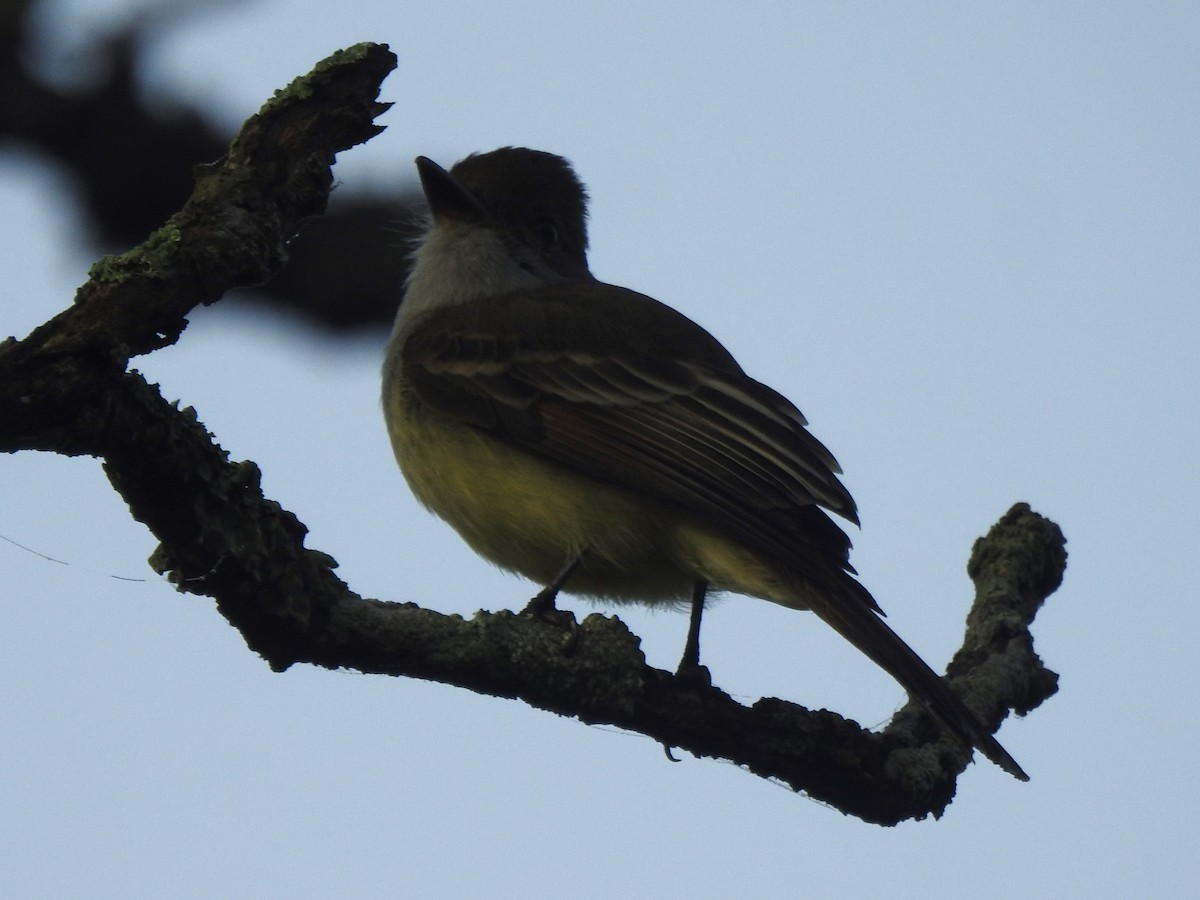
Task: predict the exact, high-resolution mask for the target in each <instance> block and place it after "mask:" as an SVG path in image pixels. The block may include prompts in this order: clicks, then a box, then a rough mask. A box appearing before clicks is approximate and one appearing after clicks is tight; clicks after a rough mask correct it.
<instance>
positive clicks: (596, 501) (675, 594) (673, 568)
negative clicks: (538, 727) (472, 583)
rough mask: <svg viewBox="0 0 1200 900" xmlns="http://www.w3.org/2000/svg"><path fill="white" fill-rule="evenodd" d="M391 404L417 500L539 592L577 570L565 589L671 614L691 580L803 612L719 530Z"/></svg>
mask: <svg viewBox="0 0 1200 900" xmlns="http://www.w3.org/2000/svg"><path fill="white" fill-rule="evenodd" d="M401 396H402V395H400V394H399V393H393V394H391V395H390V396H389V397H388V399H387V401H386V402H387V403H388V407H389V408H388V410H387V413H388V414H387V420H388V431H389V435H390V437H391V441H392V449H393V451H394V452H395V454H396V461H397V462H398V463H399V464H400V470H401V471H402V472H403V473H404V477H405V479H406V480H407V481H408V484H409V487H410V488H411V489H412V492H413V494H414V495H415V496H416V497H417V499H418V500H419V501H420V502H421V503H422V504H423V505H424V506H425V507H427V508H428V509H430V510H431V511H432V512H434V513H436V514H437V515H438V516H440V517H441V518H442V519H444V520H445V521H446V522H448V523H449V524H450V525H451V526H452V527H453V528H454V529H455V530H456V531H457V532H458V533H459V534H460V535H461V536H462V538H463V540H465V541H466V542H467V543H468V544H469V545H470V546H471V548H472V549H474V550H475V552H476V553H478V554H479V555H480V556H482V557H484V558H485V559H488V560H490V561H491V562H492V563H494V564H496V565H497V566H499V567H500V568H502V569H505V570H508V571H511V572H516V573H519V574H521V575H524V576H525V577H526V578H529V579H530V580H532V581H534V582H536V583H537V584H539V585H546V584H548V583H550V582H551V581H552V580H553V579H554V577H555V575H557V574H558V573H559V572H560V571H561V569H562V568H563V566H564V565H565V564H566V563H567V561H568V560H570V559H573V558H575V557H576V556H579V555H580V553H583V562H582V564H581V565H580V567H579V568H578V569H577V570H576V571H575V572H574V573H573V574H572V576H571V578H570V579H569V581H568V582H567V585H566V587H565V588H564V591H565V592H566V593H570V594H579V595H583V596H589V597H594V598H597V599H602V600H608V601H615V602H641V603H649V604H664V603H665V604H670V605H676V604H680V603H684V602H686V601H688V599H689V598H690V597H691V593H692V587H693V585H694V584H695V582H696V581H697V580H704V581H706V582H708V583H709V584H710V585H712V587H713V588H715V589H717V590H730V591H735V592H737V593H742V594H750V595H752V596H758V597H762V598H764V599H769V600H774V601H775V602H779V603H783V604H785V605H787V606H793V607H799V606H801V605H802V604H801V603H799V602H797V600H796V597H795V593H794V591H793V590H788V589H786V588H785V587H784V586H782V585H781V584H780V583H779V580H778V579H777V577H776V576H775V574H774V573H773V572H772V571H771V569H770V568H769V567H768V566H765V565H763V563H762V561H761V560H759V559H758V558H757V557H756V556H755V555H754V554H752V553H750V552H749V551H748V550H746V549H745V548H743V547H741V546H740V545H739V544H736V543H734V542H732V541H730V540H729V539H728V538H726V537H725V536H724V535H722V534H721V532H720V529H719V527H717V525H716V524H715V523H712V522H707V521H705V520H704V519H703V518H700V517H698V516H695V515H691V514H689V513H688V512H687V511H685V510H680V509H678V508H674V507H668V506H666V505H665V504H662V503H659V502H657V501H655V500H652V499H649V498H647V497H644V496H639V495H635V494H633V493H631V492H629V491H625V490H622V489H620V488H617V487H614V486H612V485H608V484H605V483H604V482H601V481H598V480H595V479H592V478H590V477H587V476H584V475H580V474H578V473H575V472H572V471H570V470H567V469H566V468H565V467H563V466H561V465H558V464H556V463H553V462H550V461H547V460H543V459H540V458H538V457H536V456H534V455H533V454H531V453H529V452H527V451H525V450H522V449H519V448H517V447H514V446H512V445H510V444H507V443H505V442H503V441H501V440H498V439H496V438H494V437H491V436H489V435H487V434H485V433H484V432H482V431H480V430H478V429H476V428H473V427H471V426H468V425H463V424H461V423H457V422H451V421H447V420H444V419H440V418H437V417H434V416H429V415H424V414H421V413H420V412H414V411H413V410H411V409H406V408H404V406H403V404H402V403H401V402H400V401H401Z"/></svg>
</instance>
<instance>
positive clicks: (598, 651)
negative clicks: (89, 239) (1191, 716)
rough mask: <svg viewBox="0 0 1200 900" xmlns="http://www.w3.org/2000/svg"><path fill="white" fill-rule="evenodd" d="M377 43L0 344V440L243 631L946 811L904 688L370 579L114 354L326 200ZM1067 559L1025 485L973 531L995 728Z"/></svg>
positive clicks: (309, 88) (382, 72) (262, 257)
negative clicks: (85, 476)
mask: <svg viewBox="0 0 1200 900" xmlns="http://www.w3.org/2000/svg"><path fill="white" fill-rule="evenodd" d="M394 64H395V57H394V56H393V55H392V54H391V53H390V51H388V50H387V48H386V47H384V46H381V45H372V44H361V45H358V46H356V47H353V48H350V49H349V50H346V51H343V52H341V53H338V54H335V55H334V56H333V57H331V58H330V59H328V60H326V61H325V62H323V63H321V64H320V65H318V67H317V68H316V69H315V70H314V71H313V72H312V73H310V74H309V75H308V76H305V77H304V78H301V79H298V80H297V81H296V82H295V83H294V84H293V85H292V86H291V87H290V88H288V89H287V90H286V91H283V92H280V93H279V94H278V95H277V96H276V98H275V99H273V100H272V101H271V102H269V103H268V104H267V105H266V106H265V107H264V108H263V109H262V111H260V112H259V113H258V115H256V116H255V117H253V118H252V119H250V120H249V122H247V123H246V125H245V127H244V128H243V129H242V132H241V134H240V135H239V136H238V138H237V139H236V140H235V141H234V143H233V145H232V146H231V147H230V149H229V152H228V154H227V155H226V157H225V158H224V159H223V160H222V161H221V162H219V163H218V164H215V165H214V166H211V167H207V168H204V169H202V170H201V171H200V172H198V179H197V184H196V188H195V190H194V191H193V194H192V197H191V199H190V200H189V201H188V203H187V204H186V205H185V207H184V208H183V209H182V210H181V211H180V212H179V213H178V214H176V215H175V216H174V217H172V218H171V220H170V221H169V222H168V223H167V224H166V225H165V226H163V228H161V229H159V230H158V231H157V232H155V233H154V234H153V235H151V237H150V239H149V240H148V241H146V243H144V244H143V245H142V246H140V247H138V248H136V249H135V250H132V251H130V252H128V253H126V254H123V255H120V256H117V257H109V258H107V259H104V260H102V261H101V262H100V263H98V264H97V265H96V266H95V267H94V268H93V270H92V274H91V279H90V280H89V282H88V283H87V284H86V285H84V286H83V287H82V288H81V289H80V291H79V293H78V295H77V297H76V301H75V304H74V305H73V306H72V307H71V308H69V309H67V310H65V311H64V312H62V313H60V314H59V315H58V316H56V317H55V318H53V319H52V320H50V321H49V322H47V323H46V324H45V325H42V326H40V327H39V328H38V329H36V330H35V331H34V332H33V333H32V334H31V335H30V336H29V337H28V338H26V339H25V340H23V341H15V340H12V339H9V340H8V341H6V342H5V343H4V344H3V345H0V449H3V450H5V451H7V452H14V451H17V450H26V449H37V450H47V451H51V452H55V453H63V454H68V455H79V454H88V455H93V456H98V457H101V458H103V460H104V466H105V471H106V473H107V474H108V476H109V478H110V480H111V481H112V484H113V486H114V487H115V488H116V489H117V491H119V492H120V493H121V495H122V497H123V498H124V499H125V500H126V502H127V503H128V504H129V507H130V510H131V512H132V514H133V516H134V517H135V518H137V519H138V520H139V521H141V522H143V523H145V524H146V525H147V527H148V528H150V530H151V531H152V532H153V533H154V535H155V536H156V537H157V538H158V540H159V541H160V545H159V547H158V549H157V550H156V551H155V554H154V556H153V557H152V558H151V563H152V565H153V566H154V568H155V569H156V570H158V571H159V572H162V573H166V574H168V576H169V578H170V579H171V580H172V581H173V582H174V583H175V584H176V585H177V586H178V588H179V589H180V590H182V591H188V592H192V593H197V594H204V595H207V596H210V597H213V598H214V599H215V600H216V602H217V608H218V609H219V610H220V612H221V614H222V615H224V616H225V618H226V619H227V620H228V621H229V622H230V624H232V625H233V626H234V627H235V628H237V629H238V630H239V631H240V632H241V634H242V635H243V636H244V637H245V640H246V643H247V644H248V646H249V647H250V648H251V649H253V650H254V651H256V652H257V653H259V654H261V655H262V656H263V657H264V658H265V659H266V660H267V661H268V662H269V663H270V665H271V666H272V667H273V668H275V669H277V670H282V669H285V668H287V667H288V666H290V665H293V664H295V663H310V664H314V665H319V666H324V667H327V668H352V669H358V670H359V671H362V672H369V673H380V674H387V675H405V676H409V677H415V678H424V679H429V680H434V681H440V682H444V683H446V684H452V685H457V686H460V687H465V688H468V689H470V690H473V691H477V692H480V693H485V694H491V695H494V696H499V697H511V698H519V699H521V700H524V701H525V702H527V703H529V704H531V705H533V706H536V707H539V708H542V709H546V710H550V711H553V712H556V713H560V714H562V715H570V716H574V717H577V718H579V719H580V720H582V721H584V722H589V723H607V724H612V725H616V726H619V727H622V728H627V729H629V730H632V731H638V732H641V733H643V734H646V735H648V736H650V737H651V738H653V739H654V740H656V741H659V742H661V743H662V744H664V745H666V746H669V747H680V748H683V749H686V750H688V751H689V752H691V753H694V754H696V755H697V756H708V757H715V758H722V759H728V760H731V761H733V762H735V763H737V764H739V765H741V766H743V767H745V768H747V769H748V770H749V771H752V772H754V773H755V774H758V775H761V776H763V777H769V778H774V779H778V780H780V781H783V782H784V783H786V784H788V785H790V786H791V787H792V788H794V789H795V790H797V791H803V792H805V793H807V794H809V795H811V796H813V797H815V798H817V799H820V800H823V801H825V802H827V803H830V804H832V805H834V806H836V807H837V808H839V809H841V810H842V811H844V812H846V813H848V814H851V815H855V816H859V817H860V818H863V819H865V820H867V821H870V822H878V823H883V824H891V823H895V822H898V821H900V820H902V819H905V818H913V817H916V818H921V817H924V816H926V815H929V814H933V815H935V816H936V815H940V814H941V812H942V811H943V810H944V809H945V807H946V806H947V804H948V803H949V802H950V800H951V799H952V797H953V794H954V787H955V782H956V779H957V776H958V774H959V773H960V772H961V771H962V770H963V768H964V767H965V766H966V764H967V762H968V759H967V756H966V752H965V751H964V750H963V749H962V748H961V747H960V746H959V745H958V744H957V743H955V742H954V741H953V740H951V739H950V738H949V737H947V736H945V735H944V733H943V732H942V731H941V730H940V729H939V728H938V727H937V726H936V725H935V724H934V723H933V721H932V720H931V719H930V718H929V716H928V715H927V714H926V713H925V712H924V711H923V710H921V709H919V708H918V707H916V706H915V705H913V704H910V705H909V706H908V707H906V708H905V709H904V710H902V711H901V712H900V713H899V714H898V715H897V716H896V717H895V719H894V720H893V722H892V723H891V724H890V725H889V726H888V727H887V728H885V729H884V730H883V731H882V732H878V733H876V732H871V731H867V730H864V729H862V728H861V727H860V726H858V725H857V724H856V723H854V722H852V721H849V720H847V719H843V718H842V717H840V716H838V715H836V714H834V713H830V712H824V711H820V712H813V711H809V710H807V709H804V708H803V707H800V706H797V705H795V704H791V703H788V702H785V701H782V700H777V699H772V698H768V699H763V700H760V701H758V702H757V703H755V704H754V705H753V706H751V707H746V706H743V705H741V704H740V703H737V702H736V701H734V700H733V699H732V698H731V697H729V695H727V694H725V693H724V692H722V691H721V690H719V689H717V688H706V687H702V686H699V685H697V684H696V683H695V681H694V680H683V679H678V678H676V677H675V676H674V675H672V674H670V673H668V672H664V671H661V670H658V669H655V668H652V667H649V666H647V665H646V661H645V657H644V656H643V654H642V652H641V649H640V646H639V640H638V638H637V637H636V636H635V635H633V634H632V633H630V632H629V630H628V629H627V628H626V626H625V625H624V624H623V623H622V622H621V621H620V620H619V619H617V618H615V617H606V616H601V615H591V616H588V617H587V619H585V620H584V621H583V622H582V623H581V624H580V625H579V627H578V631H577V638H576V640H575V641H573V642H572V644H571V646H570V647H567V646H566V644H565V642H564V633H563V632H562V631H561V630H560V629H558V628H556V627H554V626H551V625H548V624H546V623H544V622H541V621H539V620H537V619H534V618H531V617H525V616H521V615H517V614H514V613H511V612H507V611H503V612H498V613H488V612H479V613H477V614H476V615H475V616H474V617H472V618H471V619H469V620H465V619H463V618H461V617H459V616H447V615H442V614H439V613H436V612H432V611H430V610H425V609H422V608H420V607H417V606H415V605H413V604H396V603H387V602H383V601H378V600H367V599H363V598H361V597H359V596H358V595H357V594H355V593H353V592H352V591H350V590H349V589H348V588H347V587H346V585H345V584H343V583H342V582H341V581H340V580H339V579H338V578H337V577H336V576H335V575H334V574H333V571H332V569H333V567H334V565H335V563H334V562H333V560H332V559H331V558H330V557H328V556H326V555H325V554H323V553H320V552H319V551H315V550H310V549H307V548H305V546H304V536H305V533H306V529H305V527H304V526H303V525H302V524H301V523H300V522H299V521H298V520H297V519H296V517H295V516H294V515H292V514H291V513H290V512H288V511H287V510H285V509H283V508H282V507H281V506H280V505H279V504H278V503H276V502H274V501H272V500H269V499H266V498H265V497H263V495H262V492H261V490H260V487H259V471H258V468H257V467H256V466H255V465H254V464H253V463H251V462H240V463H235V462H230V460H229V458H228V454H227V453H226V452H225V451H224V450H222V449H221V448H220V447H219V446H217V445H216V444H215V442H214V441H213V440H212V437H211V435H209V434H208V433H207V431H206V430H205V429H204V427H203V426H202V425H201V424H200V423H199V422H198V421H197V418H196V415H195V413H194V412H193V411H192V410H191V409H183V410H181V409H179V408H178V406H177V405H176V404H172V403H168V402H167V401H166V400H164V399H163V398H162V396H161V395H160V394H159V392H158V390H157V388H156V387H154V386H152V385H149V384H147V383H146V381H145V380H144V379H143V378H142V377H141V376H140V375H139V374H137V373H136V372H132V371H129V370H128V362H129V359H130V358H131V357H132V356H134V355H137V354H139V353H145V352H149V351H151V350H154V349H158V348H161V347H164V346H167V345H168V344H171V343H173V342H174V341H175V340H177V339H178V337H179V336H180V334H181V332H182V331H183V329H184V327H185V325H186V316H187V314H188V313H189V311H190V310H191V309H193V308H194V307H195V306H196V305H198V304H207V303H212V302H214V301H216V300H217V299H219V298H220V296H221V295H222V294H223V293H224V292H225V291H227V290H229V289H230V288H232V287H234V286H238V285H244V284H253V283H258V282H261V281H262V280H264V279H266V278H268V277H270V275H271V274H272V273H273V272H274V271H276V270H277V269H278V267H279V266H280V265H281V264H282V261H283V260H284V258H285V256H286V249H287V242H288V240H289V238H290V237H291V236H292V235H293V234H294V233H295V231H296V229H297V228H298V227H299V224H300V223H301V221H302V220H303V219H304V218H305V217H307V216H310V215H315V214H317V213H319V212H320V211H321V210H322V209H323V208H324V205H325V202H326V198H327V196H328V192H329V188H330V185H331V184H332V176H331V173H330V165H331V164H332V162H333V159H334V154H335V153H337V152H338V151H340V150H343V149H346V148H348V147H351V146H353V145H355V144H357V143H360V142H362V141H365V140H367V139H369V138H370V137H372V136H373V135H374V134H377V133H378V132H379V131H380V130H381V129H380V127H379V126H377V125H375V124H374V118H375V116H377V115H378V114H379V113H380V112H382V111H383V110H384V109H385V108H386V105H384V104H381V103H379V102H377V100H376V97H377V94H378V89H379V84H380V82H381V81H382V79H383V77H385V76H386V74H387V72H388V71H390V70H391V68H392V67H393V66H394ZM1065 563H1066V553H1065V550H1064V541H1063V537H1062V534H1061V533H1060V532H1059V530H1058V528H1057V526H1055V525H1054V524H1053V523H1051V522H1049V521H1048V520H1046V519H1043V518H1042V517H1040V516H1038V515H1037V514H1035V513H1033V512H1032V511H1031V510H1030V509H1029V507H1028V506H1025V505H1024V504H1018V505H1017V506H1015V507H1013V509H1012V510H1010V511H1009V513H1008V514H1006V515H1005V516H1004V517H1003V518H1002V519H1001V520H1000V522H998V523H997V524H996V525H995V526H994V527H993V529H992V530H991V532H990V533H989V534H988V536H987V537H985V538H981V539H980V540H979V541H978V542H977V543H976V546H975V550H974V553H973V554H972V559H971V564H970V569H969V571H970V574H971V577H972V578H973V579H974V581H975V584H976V588H977V599H976V602H975V605H974V606H973V608H972V611H971V614H970V617H969V619H968V627H967V633H966V639H965V642H964V644H963V648H962V649H961V650H960V651H959V653H958V654H957V656H956V657H955V659H954V662H953V663H952V666H951V676H950V677H951V678H952V680H953V683H954V684H955V686H956V688H957V689H959V690H960V691H961V692H962V693H963V696H964V698H965V699H966V700H967V702H968V704H969V705H971V706H972V708H973V709H974V710H975V711H976V712H977V713H979V714H980V715H981V717H982V718H983V719H984V721H985V722H988V723H989V724H991V725H993V726H994V727H999V723H1000V722H1001V721H1002V720H1003V718H1004V717H1005V716H1006V715H1007V713H1008V711H1009V710H1017V711H1018V712H1021V713H1024V712H1027V711H1029V710H1032V709H1033V708H1035V707H1036V706H1037V705H1038V704H1040V703H1041V702H1042V701H1043V700H1044V699H1045V698H1046V697H1048V696H1050V695H1051V694H1053V693H1054V691H1055V689H1056V683H1057V676H1055V675H1054V674H1053V673H1052V672H1049V671H1048V670H1047V669H1045V667H1044V666H1043V665H1042V663H1041V661H1040V660H1039V659H1038V658H1037V656H1036V654H1034V652H1033V643H1032V638H1031V636H1030V633H1029V626H1030V624H1031V623H1032V621H1033V618H1034V616H1035V614H1036V612H1037V610H1038V608H1039V607H1040V605H1041V603H1042V602H1043V601H1044V599H1045V598H1046V596H1047V595H1048V594H1050V593H1051V592H1053V590H1054V589H1055V588H1056V587H1057V586H1058V584H1059V582H1060V580H1061V578H1062V573H1063V570H1064V567H1065Z"/></svg>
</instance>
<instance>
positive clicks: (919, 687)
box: [809, 576, 1029, 781]
mask: <svg viewBox="0 0 1200 900" xmlns="http://www.w3.org/2000/svg"><path fill="white" fill-rule="evenodd" d="M844 584H845V587H846V589H847V593H849V592H850V591H851V590H853V594H852V595H851V596H848V597H831V598H829V599H828V600H827V601H825V602H821V603H814V602H813V601H812V600H811V599H810V600H809V606H810V607H811V608H812V610H813V612H815V613H816V614H817V615H818V616H820V617H821V619H822V620H824V621H825V622H826V623H827V624H828V625H830V626H832V627H833V628H834V629H835V630H836V631H837V632H838V633H839V634H840V635H842V637H844V638H846V640H848V641H850V643H852V644H853V645H854V646H855V647H857V648H858V649H859V650H861V651H862V652H863V653H865V654H866V655H867V656H869V657H870V658H871V659H872V660H873V661H874V662H875V663H876V664H877V665H878V666H880V667H881V668H882V669H884V671H886V672H887V673H888V674H889V675H891V676H892V677H893V678H895V679H896V680H897V681H898V682H900V684H901V685H902V686H903V687H904V689H905V690H907V691H908V693H909V695H910V696H912V697H913V698H915V699H916V700H918V701H919V702H920V703H921V704H922V705H923V706H924V707H925V708H926V709H927V710H929V712H930V713H931V714H932V715H933V716H934V718H936V719H937V720H938V721H939V722H940V723H941V724H942V726H943V727H945V728H946V730H947V731H949V732H950V733H951V734H952V735H954V736H955V737H956V738H957V739H958V740H959V741H961V742H962V743H963V744H964V745H965V746H967V747H968V748H970V747H974V748H976V749H978V750H979V751H980V752H981V753H983V755H984V756H986V757H987V758H988V759H990V760H991V761H992V762H994V763H995V764H996V765H998V766H999V767H1000V768H1002V769H1003V770H1004V771H1005V772H1008V773H1009V774H1010V775H1012V776H1014V777H1015V778H1018V779H1020V780H1021V781H1028V780H1029V776H1028V775H1026V774H1025V771H1024V770H1023V769H1022V768H1021V767H1020V765H1018V764H1017V761H1016V760H1015V759H1013V758H1012V756H1010V755H1009V753H1008V751H1007V750H1005V749H1004V748H1003V747H1002V746H1000V742H999V741H997V740H996V739H995V737H993V736H992V735H991V734H990V733H989V732H988V731H987V729H986V728H984V727H983V725H982V724H981V723H980V721H979V719H978V718H976V716H975V714H974V713H972V712H971V711H970V710H969V709H967V706H966V704H965V703H963V701H962V699H961V698H960V697H959V696H958V694H956V693H955V692H954V691H953V690H951V689H950V686H949V685H948V684H947V683H946V681H945V680H944V679H943V678H942V677H941V676H939V675H938V674H937V673H936V672H934V671H933V669H931V668H930V667H929V666H928V664H926V662H925V661H924V660H923V659H921V657H919V656H918V655H917V654H916V651H914V650H913V649H912V648H911V647H909V646H908V644H906V643H904V641H903V640H901V639H900V636H899V635H897V634H896V632H894V631H892V629H891V628H889V627H888V626H887V624H886V623H885V622H884V621H883V619H881V618H880V617H879V615H878V614H877V613H876V612H875V611H874V609H873V607H875V601H874V599H873V598H871V596H870V594H869V593H868V592H867V590H866V588H864V587H863V586H862V585H860V584H859V583H858V582H857V581H853V580H852V579H850V578H849V577H848V576H847V577H846V578H845V582H844ZM851 585H853V588H851ZM855 589H856V590H855ZM859 592H861V593H862V594H864V595H866V597H867V601H866V602H864V600H863V599H862V597H860V596H859ZM825 596H828V595H825ZM875 608H877V607H875Z"/></svg>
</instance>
